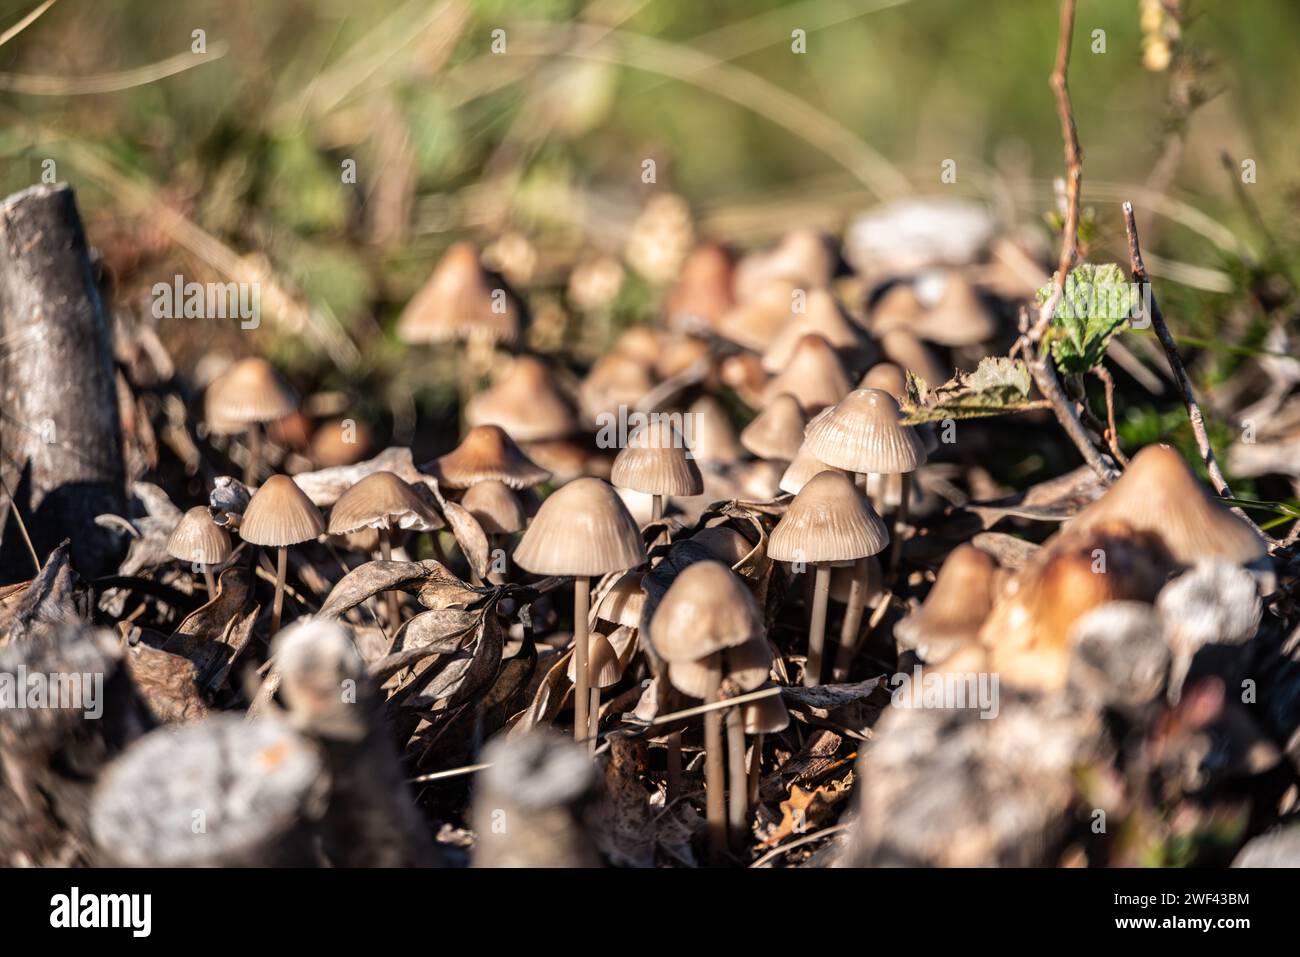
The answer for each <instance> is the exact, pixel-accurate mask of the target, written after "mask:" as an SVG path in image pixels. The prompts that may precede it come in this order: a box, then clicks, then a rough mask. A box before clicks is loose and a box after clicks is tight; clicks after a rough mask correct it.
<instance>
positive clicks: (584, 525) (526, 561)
mask: <svg viewBox="0 0 1300 957" xmlns="http://www.w3.org/2000/svg"><path fill="white" fill-rule="evenodd" d="M645 558H646V553H645V543H644V542H643V541H642V539H641V530H640V529H639V528H637V524H636V522H635V521H634V520H633V519H632V516H631V515H630V514H629V513H628V510H627V507H626V506H625V505H624V504H623V502H622V500H621V499H620V498H619V497H618V493H617V492H615V491H614V489H613V487H612V486H611V485H610V484H609V483H608V482H602V481H601V480H600V479H594V478H580V479H575V480H574V481H572V482H570V483H569V484H568V485H565V486H563V487H562V488H560V489H558V490H557V491H555V492H552V493H551V494H550V495H549V496H547V498H546V501H544V502H542V507H541V508H540V509H538V510H537V515H536V516H535V517H534V518H533V521H532V524H531V525H529V526H528V531H526V532H524V537H523V538H522V539H521V540H520V542H519V545H518V547H517V548H516V549H515V562H516V563H517V564H518V565H519V567H520V568H522V569H524V570H525V571H529V572H532V573H533V574H536V575H575V576H591V575H604V574H607V573H609V572H619V571H625V570H626V569H629V568H635V567H636V566H637V565H640V564H641V563H642V562H644V561H645Z"/></svg>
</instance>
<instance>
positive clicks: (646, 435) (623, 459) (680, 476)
mask: <svg viewBox="0 0 1300 957" xmlns="http://www.w3.org/2000/svg"><path fill="white" fill-rule="evenodd" d="M686 453H687V449H686V440H685V439H684V438H683V437H682V434H681V432H680V431H678V430H677V429H676V428H675V427H674V426H673V423H672V421H671V420H670V419H667V418H656V419H652V420H651V421H650V422H648V423H647V424H645V425H643V426H641V427H640V428H638V429H637V430H636V431H635V432H633V433H632V434H631V435H630V436H629V437H628V440H627V448H625V449H623V450H622V451H621V452H619V453H618V457H617V458H615V459H614V469H613V471H612V472H611V473H610V476H609V477H610V481H611V482H613V483H614V484H615V485H617V486H619V487H621V488H630V489H633V490H634V491H637V492H645V493H646V494H648V495H698V494H699V493H700V492H703V491H704V478H703V476H701V475H700V469H699V466H697V465H696V464H695V460H694V459H693V458H691V457H688V456H687V454H686Z"/></svg>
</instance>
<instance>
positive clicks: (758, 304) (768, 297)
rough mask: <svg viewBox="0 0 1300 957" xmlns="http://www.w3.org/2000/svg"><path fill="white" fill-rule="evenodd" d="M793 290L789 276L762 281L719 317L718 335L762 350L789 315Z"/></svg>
mask: <svg viewBox="0 0 1300 957" xmlns="http://www.w3.org/2000/svg"><path fill="white" fill-rule="evenodd" d="M794 291H795V288H794V283H792V282H790V281H789V280H788V279H778V280H775V281H773V282H769V283H767V284H765V285H764V286H763V287H762V288H761V289H759V290H758V291H757V292H755V293H754V294H753V297H752V298H750V299H747V300H746V301H744V302H741V303H740V304H739V305H738V306H736V307H735V308H734V309H731V310H729V311H728V312H727V313H726V314H725V315H724V316H723V317H722V318H721V319H719V320H718V324H717V332H718V335H720V336H722V337H723V338H724V339H728V340H730V341H731V342H734V343H736V345H738V346H743V347H745V348H746V349H752V350H753V351H755V352H761V351H763V350H764V349H766V348H767V344H768V343H769V342H771V341H772V337H773V336H775V335H776V334H777V332H778V331H779V330H780V328H781V326H783V325H784V324H785V321H786V320H787V319H788V318H790V311H791V307H792V305H793V303H794Z"/></svg>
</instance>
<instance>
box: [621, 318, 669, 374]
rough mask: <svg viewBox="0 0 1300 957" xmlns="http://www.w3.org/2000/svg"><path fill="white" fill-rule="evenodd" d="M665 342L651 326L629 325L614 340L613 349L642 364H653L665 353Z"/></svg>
mask: <svg viewBox="0 0 1300 957" xmlns="http://www.w3.org/2000/svg"><path fill="white" fill-rule="evenodd" d="M663 350H664V343H663V338H662V337H661V336H660V334H659V333H658V332H657V331H656V330H655V329H652V328H651V327H650V326H645V325H636V326H628V327H627V328H626V329H624V330H623V332H622V333H621V334H620V335H619V337H618V339H617V340H615V342H614V348H613V350H612V351H614V352H621V353H622V354H623V355H625V356H630V357H631V358H633V359H635V360H636V361H637V362H639V363H641V364H642V365H646V366H652V365H654V364H655V362H657V361H658V360H659V356H660V355H661V354H662V353H663Z"/></svg>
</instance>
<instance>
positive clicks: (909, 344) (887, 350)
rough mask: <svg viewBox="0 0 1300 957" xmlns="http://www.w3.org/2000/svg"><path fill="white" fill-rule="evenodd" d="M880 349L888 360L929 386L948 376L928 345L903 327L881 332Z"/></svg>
mask: <svg viewBox="0 0 1300 957" xmlns="http://www.w3.org/2000/svg"><path fill="white" fill-rule="evenodd" d="M880 351H881V352H883V353H884V354H885V356H886V358H888V359H889V361H890V362H893V363H894V364H896V365H898V366H899V367H901V368H903V369H905V370H907V371H908V372H910V373H912V374H913V375H915V376H917V377H918V378H920V379H923V380H924V381H925V382H926V384H927V385H929V386H930V387H931V388H934V387H935V386H939V385H942V384H943V383H945V382H947V381H948V379H949V378H950V372H949V371H945V370H944V367H943V366H941V365H940V364H939V360H938V359H936V358H935V357H934V352H933V351H931V349H930V348H929V346H927V345H926V344H925V343H924V342H922V341H921V340H920V339H918V338H916V336H914V335H912V334H911V333H910V332H908V331H906V330H905V329H891V330H889V331H888V332H883V333H881V334H880Z"/></svg>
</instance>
